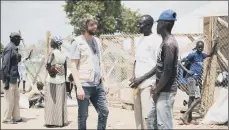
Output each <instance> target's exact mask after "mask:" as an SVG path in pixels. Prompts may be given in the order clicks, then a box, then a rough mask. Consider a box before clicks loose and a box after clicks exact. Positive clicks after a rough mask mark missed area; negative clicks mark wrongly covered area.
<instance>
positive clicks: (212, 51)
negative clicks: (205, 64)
mask: <svg viewBox="0 0 229 130" xmlns="http://www.w3.org/2000/svg"><path fill="white" fill-rule="evenodd" d="M214 42H215V44H214V46H213V48H212V50H211V52H210V54H205V55H204V58H207V57H212V56H213V54H214V53H215V52H216V50H217V49H216V47H217V45H218V43H219V42H218V40H215V41H214Z"/></svg>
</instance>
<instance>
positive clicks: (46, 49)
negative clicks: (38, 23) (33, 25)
mask: <svg viewBox="0 0 229 130" xmlns="http://www.w3.org/2000/svg"><path fill="white" fill-rule="evenodd" d="M50 36H51V33H50V31H47V33H46V44H45V62H44V64H43V65H44V66H45V63H46V61H47V60H48V57H49V53H50V50H51V48H50ZM47 75H48V72H47V71H45V76H44V79H43V83H45V80H46V77H47Z"/></svg>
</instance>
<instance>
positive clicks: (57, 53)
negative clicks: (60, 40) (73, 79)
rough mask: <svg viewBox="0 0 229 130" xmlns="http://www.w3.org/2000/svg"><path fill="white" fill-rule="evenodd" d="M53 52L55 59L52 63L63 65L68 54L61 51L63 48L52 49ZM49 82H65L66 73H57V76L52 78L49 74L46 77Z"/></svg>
mask: <svg viewBox="0 0 229 130" xmlns="http://www.w3.org/2000/svg"><path fill="white" fill-rule="evenodd" d="M52 52H53V54H54V59H53V61H52V63H51V64H52V65H55V64H61V65H64V63H65V61H66V59H67V55H66V54H65V53H64V52H63V51H61V50H58V49H56V50H53V51H52ZM46 81H47V82H49V83H53V84H62V83H64V82H65V81H66V80H65V75H61V76H60V75H56V77H55V78H52V77H50V76H49V74H48V76H47V79H46Z"/></svg>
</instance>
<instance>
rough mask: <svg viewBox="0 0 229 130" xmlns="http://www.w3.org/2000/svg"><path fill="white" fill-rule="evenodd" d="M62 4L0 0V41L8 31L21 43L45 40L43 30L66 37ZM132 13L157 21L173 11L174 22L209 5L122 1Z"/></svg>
mask: <svg viewBox="0 0 229 130" xmlns="http://www.w3.org/2000/svg"><path fill="white" fill-rule="evenodd" d="M64 3H65V2H64V1H1V42H2V43H3V44H4V45H6V44H7V43H8V42H9V35H10V33H11V32H15V31H16V32H17V31H18V30H20V31H21V33H22V36H23V38H24V40H25V44H37V43H38V41H39V40H45V38H46V31H51V34H52V35H58V36H61V37H67V36H68V35H71V33H72V31H73V27H72V26H71V25H69V24H68V22H69V20H68V18H67V17H66V13H65V12H64V10H63V7H62V5H63V4H64ZM122 3H123V4H124V5H125V6H126V7H129V8H131V9H132V10H137V9H139V12H140V13H141V14H149V15H151V16H152V17H153V18H154V19H157V18H158V17H159V15H160V13H161V12H162V11H163V10H165V9H169V8H170V9H173V10H175V11H176V12H177V14H178V19H179V18H182V17H183V16H185V15H186V14H188V13H190V12H192V11H194V10H195V9H197V8H200V7H202V6H204V5H206V4H208V3H209V1H122Z"/></svg>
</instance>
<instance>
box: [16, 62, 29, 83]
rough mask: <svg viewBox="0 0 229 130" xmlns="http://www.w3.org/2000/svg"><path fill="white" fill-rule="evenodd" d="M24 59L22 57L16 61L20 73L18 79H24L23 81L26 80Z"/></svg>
mask: <svg viewBox="0 0 229 130" xmlns="http://www.w3.org/2000/svg"><path fill="white" fill-rule="evenodd" d="M25 61H26V60H25V59H22V61H21V62H19V63H18V72H19V75H20V80H24V81H26V78H27V71H26V66H25Z"/></svg>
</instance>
